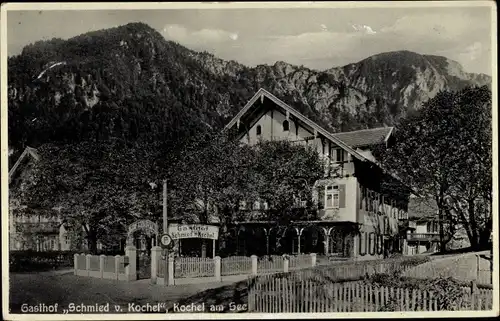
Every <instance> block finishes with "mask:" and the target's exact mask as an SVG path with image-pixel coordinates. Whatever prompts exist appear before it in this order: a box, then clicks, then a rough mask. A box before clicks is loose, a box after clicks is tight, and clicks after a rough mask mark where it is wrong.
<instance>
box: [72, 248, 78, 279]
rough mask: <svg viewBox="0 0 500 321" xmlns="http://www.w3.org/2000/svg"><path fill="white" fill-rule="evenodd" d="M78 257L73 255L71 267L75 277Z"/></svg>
mask: <svg viewBox="0 0 500 321" xmlns="http://www.w3.org/2000/svg"><path fill="white" fill-rule="evenodd" d="M78 257H79V255H78V254H76V253H75V255H73V266H74V274H75V275H78Z"/></svg>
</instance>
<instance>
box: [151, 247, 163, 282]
mask: <svg viewBox="0 0 500 321" xmlns="http://www.w3.org/2000/svg"><path fill="white" fill-rule="evenodd" d="M160 257H161V247H159V246H153V247H152V248H151V283H152V284H156V283H157V280H158V262H159V260H160Z"/></svg>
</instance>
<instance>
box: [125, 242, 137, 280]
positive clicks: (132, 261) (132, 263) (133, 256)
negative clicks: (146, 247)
mask: <svg viewBox="0 0 500 321" xmlns="http://www.w3.org/2000/svg"><path fill="white" fill-rule="evenodd" d="M125 256H127V257H128V265H127V266H125V275H126V278H127V281H132V280H137V249H136V247H135V246H133V245H132V246H130V245H129V246H127V247H126V248H125Z"/></svg>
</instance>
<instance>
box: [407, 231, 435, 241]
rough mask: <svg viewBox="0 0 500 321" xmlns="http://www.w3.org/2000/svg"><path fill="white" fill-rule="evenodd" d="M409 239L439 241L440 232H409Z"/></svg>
mask: <svg viewBox="0 0 500 321" xmlns="http://www.w3.org/2000/svg"><path fill="white" fill-rule="evenodd" d="M407 240H408V241H423V242H434V241H439V234H438V233H410V234H407Z"/></svg>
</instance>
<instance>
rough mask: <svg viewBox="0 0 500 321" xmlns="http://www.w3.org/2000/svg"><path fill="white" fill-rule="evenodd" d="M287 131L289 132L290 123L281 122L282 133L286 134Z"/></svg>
mask: <svg viewBox="0 0 500 321" xmlns="http://www.w3.org/2000/svg"><path fill="white" fill-rule="evenodd" d="M289 130H290V123H289V122H288V120H285V121H283V131H284V132H287V131H289Z"/></svg>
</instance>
